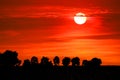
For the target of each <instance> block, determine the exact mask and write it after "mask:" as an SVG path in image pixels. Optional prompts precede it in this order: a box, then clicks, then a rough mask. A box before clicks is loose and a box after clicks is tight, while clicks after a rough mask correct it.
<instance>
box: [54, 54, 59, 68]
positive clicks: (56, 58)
mask: <svg viewBox="0 0 120 80" xmlns="http://www.w3.org/2000/svg"><path fill="white" fill-rule="evenodd" d="M53 62H54V65H55V66H58V65H59V63H60V59H59V57H58V56H55V57H54V59H53Z"/></svg>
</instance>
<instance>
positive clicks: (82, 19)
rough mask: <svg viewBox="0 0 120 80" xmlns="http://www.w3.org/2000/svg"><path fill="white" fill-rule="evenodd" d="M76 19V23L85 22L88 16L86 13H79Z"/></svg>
mask: <svg viewBox="0 0 120 80" xmlns="http://www.w3.org/2000/svg"><path fill="white" fill-rule="evenodd" d="M74 21H75V23H76V24H84V23H85V22H86V21H87V17H86V16H85V14H84V13H77V14H76V15H75V16H74Z"/></svg>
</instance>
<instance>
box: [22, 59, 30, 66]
mask: <svg viewBox="0 0 120 80" xmlns="http://www.w3.org/2000/svg"><path fill="white" fill-rule="evenodd" d="M23 66H24V67H30V60H29V59H25V60H24V62H23Z"/></svg>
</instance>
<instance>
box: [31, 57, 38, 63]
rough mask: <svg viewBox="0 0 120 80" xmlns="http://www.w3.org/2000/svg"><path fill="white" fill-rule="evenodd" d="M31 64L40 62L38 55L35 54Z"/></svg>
mask: <svg viewBox="0 0 120 80" xmlns="http://www.w3.org/2000/svg"><path fill="white" fill-rule="evenodd" d="M31 64H32V65H36V64H38V58H37V57H36V56H33V57H32V58H31Z"/></svg>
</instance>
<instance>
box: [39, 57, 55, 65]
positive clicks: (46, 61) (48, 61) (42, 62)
mask: <svg viewBox="0 0 120 80" xmlns="http://www.w3.org/2000/svg"><path fill="white" fill-rule="evenodd" d="M40 64H41V65H42V66H52V65H53V64H52V61H50V60H49V58H48V57H44V56H43V57H42V59H41V63H40Z"/></svg>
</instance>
